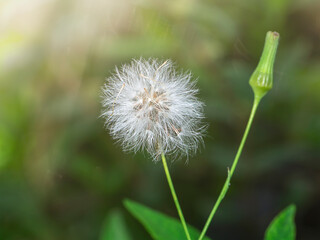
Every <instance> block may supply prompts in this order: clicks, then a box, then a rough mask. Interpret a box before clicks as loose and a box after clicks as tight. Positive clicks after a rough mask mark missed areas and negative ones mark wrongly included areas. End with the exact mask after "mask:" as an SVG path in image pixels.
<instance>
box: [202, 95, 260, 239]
mask: <svg viewBox="0 0 320 240" xmlns="http://www.w3.org/2000/svg"><path fill="white" fill-rule="evenodd" d="M260 100H261V98H259V97H255V98H254V102H253V106H252V109H251V113H250V117H249V121H248V123H247V127H246V130H245V132H244V134H243V137H242V140H241V143H240V146H239V148H238V152H237V154H236V156H235V158H234V160H233V164H232V166H231V169H230V170H229V169H228V177H227V180H226V181H225V183H224V185H223V188H222V190H221V192H220V195H219V197H218V200H217V201H216V203H215V205H214V206H213V208H212V210H211V213H210V215H209V217H208V220H207V222H206V224H205V225H204V228H203V230H202V232H201V234H200V237H199V240H202V239H203V237H204V236H205V234H206V232H207V230H208V227H209V225H210V223H211V221H212V218H213V216H214V214H215V213H216V211H217V209H218V207H219V205H220V203H221V201H222V199H223V198H224V196H225V195H226V193H227V191H228V188H229V186H230V180H231V177H232V175H233V173H234V170H235V169H236V167H237V164H238V161H239V158H240V155H241V152H242V149H243V146H244V144H245V142H246V140H247V136H248V133H249V131H250V128H251V124H252V121H253V118H254V115H255V113H256V110H257V108H258V105H259V102H260Z"/></svg>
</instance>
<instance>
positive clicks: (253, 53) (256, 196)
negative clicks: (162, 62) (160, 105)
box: [0, 0, 320, 240]
mask: <svg viewBox="0 0 320 240" xmlns="http://www.w3.org/2000/svg"><path fill="white" fill-rule="evenodd" d="M319 12H320V2H319V1H317V0H293V1H290V0H270V1H254V0H245V1H236V0H230V1H226V0H215V1H209V0H202V1H200V0H199V1H196V0H176V1H171V0H162V1H147V0H141V1H130V0H117V1H114V0H96V1H89V0H87V1H86V0H56V1H52V0H11V1H8V0H1V1H0V239H1V240H31V239H32V240H33V239H34V240H58V239H59V240H87V239H99V236H100V232H101V229H102V226H103V224H104V222H105V219H106V217H107V216H108V214H109V213H110V212H112V211H114V210H115V209H118V210H119V211H120V212H122V213H123V214H124V217H125V221H126V224H127V225H128V227H129V231H130V232H131V234H132V235H133V236H134V238H133V239H139V240H140V239H150V237H149V236H148V235H147V234H146V233H145V231H144V230H143V228H142V227H141V226H140V224H139V223H137V222H136V221H135V220H134V219H133V218H132V217H131V216H130V215H129V214H128V213H127V212H126V211H125V210H124V208H123V205H122V200H123V199H124V198H131V199H133V200H135V201H138V202H141V203H143V204H146V205H148V206H150V207H152V208H155V209H158V210H160V211H162V212H164V213H166V214H168V215H171V216H174V217H177V214H176V210H175V207H174V204H173V202H172V199H171V195H170V192H169V188H168V186H167V182H166V179H165V176H164V173H163V169H162V165H161V164H160V163H154V162H152V161H151V160H150V158H149V157H148V156H147V154H145V153H139V154H137V155H133V154H130V153H123V152H122V149H121V147H120V146H119V145H117V144H115V143H114V141H113V140H112V139H111V137H110V136H109V134H108V132H107V131H105V130H104V129H103V120H102V119H100V118H99V115H100V111H101V106H100V101H101V99H100V94H101V92H100V87H101V86H102V85H103V83H104V81H105V78H106V77H108V76H110V73H111V72H112V70H113V69H114V66H115V65H120V64H123V63H128V62H130V61H131V59H132V58H139V57H140V56H143V57H146V58H147V57H151V56H152V57H157V58H160V59H167V58H171V59H173V60H174V61H175V62H176V63H177V64H178V65H179V66H180V67H181V68H183V69H190V70H191V71H192V72H193V74H194V76H195V78H198V87H199V89H200V92H201V94H200V98H201V99H202V100H203V101H204V102H205V103H206V107H205V111H206V116H207V119H206V121H207V122H208V123H209V124H210V127H209V129H208V133H207V136H206V137H205V146H204V147H203V148H202V150H201V153H199V154H198V155H196V156H194V157H192V158H191V159H190V160H189V162H188V163H187V164H186V163H185V161H184V160H181V161H177V162H174V163H171V164H170V170H171V174H172V176H173V181H174V183H175V186H176V189H177V193H178V195H179V197H180V202H181V205H182V208H183V209H184V212H185V217H186V219H187V221H188V222H189V223H190V224H192V225H194V226H196V227H197V228H199V229H201V228H202V226H203V225H204V222H205V220H206V218H207V216H208V214H209V211H210V210H211V207H212V206H213V203H214V201H215V200H216V198H217V196H218V193H219V191H220V189H221V187H222V185H223V182H224V180H225V178H226V175H227V167H230V166H231V163H232V160H233V156H234V155H235V152H236V149H237V147H238V144H239V142H240V139H241V136H242V133H243V131H244V128H245V124H246V121H247V119H248V116H249V112H250V108H251V104H252V98H253V94H252V92H251V89H250V87H249V85H248V79H249V77H250V74H251V73H252V72H253V70H254V68H255V66H256V65H257V62H258V60H259V57H260V54H261V51H262V47H263V43H264V38H265V34H266V32H267V31H269V30H272V31H278V32H279V33H280V35H281V40H280V45H279V49H278V55H277V60H276V64H275V73H274V88H273V89H272V91H271V92H270V93H268V95H267V96H266V97H265V98H264V99H263V101H262V103H261V105H260V108H259V109H258V112H257V115H256V119H255V121H254V124H253V128H252V131H251V133H250V134H249V138H248V141H247V144H246V146H245V149H244V152H243V154H242V157H241V159H240V162H239V165H238V168H237V170H236V172H235V175H234V178H233V180H232V184H231V188H230V191H229V192H228V195H227V196H226V198H225V199H224V201H223V203H222V205H221V208H220V209H219V211H218V212H217V215H216V217H215V219H214V221H213V224H212V225H211V227H210V228H209V231H208V235H209V236H210V237H212V238H213V239H217V240H219V239H220V240H223V239H228V240H242V239H246V240H248V239H253V240H256V239H262V238H263V234H264V231H265V229H266V227H267V225H268V224H269V222H270V221H271V219H272V218H273V217H274V216H275V215H276V213H278V212H279V211H280V210H281V209H283V208H284V207H285V206H287V205H289V204H290V203H295V204H296V205H297V216H296V223H297V239H303V240H318V239H320V205H319V202H320V188H319V186H320V14H319Z"/></svg>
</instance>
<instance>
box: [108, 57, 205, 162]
mask: <svg viewBox="0 0 320 240" xmlns="http://www.w3.org/2000/svg"><path fill="white" fill-rule="evenodd" d="M191 77H192V76H191V74H190V73H189V72H177V71H176V70H175V68H174V65H173V63H172V62H171V61H170V60H167V61H163V62H161V61H159V60H157V59H148V60H144V59H139V60H133V61H132V62H131V64H128V65H123V66H122V67H121V69H120V70H119V69H118V68H116V69H115V73H114V74H113V75H112V76H111V77H109V78H108V79H107V82H106V84H105V85H104V87H103V89H102V92H103V96H102V97H103V101H102V105H103V111H102V116H103V117H104V118H105V125H106V127H107V128H108V129H109V131H110V134H111V135H112V136H113V137H114V138H115V139H116V140H117V141H118V142H120V143H121V145H122V146H123V148H124V150H133V151H134V152H137V151H138V150H142V149H146V150H147V151H148V152H149V153H150V154H151V155H152V157H153V159H154V160H157V159H159V155H161V153H164V154H166V155H174V157H178V156H182V155H187V156H188V155H189V154H190V153H194V152H196V150H197V148H198V145H199V143H201V142H202V134H203V132H204V130H205V128H206V127H205V125H204V124H203V123H202V119H203V118H204V115H203V103H202V102H200V101H199V99H198V98H197V97H196V94H197V93H198V90H197V89H196V88H195V82H194V81H191Z"/></svg>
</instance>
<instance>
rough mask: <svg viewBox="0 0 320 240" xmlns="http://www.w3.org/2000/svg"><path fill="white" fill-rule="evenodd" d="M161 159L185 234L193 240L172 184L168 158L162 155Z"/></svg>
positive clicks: (189, 239)
mask: <svg viewBox="0 0 320 240" xmlns="http://www.w3.org/2000/svg"><path fill="white" fill-rule="evenodd" d="M161 158H162V163H163V168H164V171H165V173H166V177H167V180H168V184H169V187H170V190H171V194H172V198H173V201H174V203H175V205H176V208H177V211H178V214H179V217H180V221H181V224H182V227H183V229H184V232H185V234H186V236H187V239H188V240H191V237H190V234H189V231H188V227H187V224H186V221H185V219H184V216H183V213H182V210H181V207H180V204H179V201H178V197H177V194H176V191H175V190H174V186H173V183H172V180H171V176H170V172H169V169H168V165H167V161H166V158H165V156H164V154H163V153H162V154H161Z"/></svg>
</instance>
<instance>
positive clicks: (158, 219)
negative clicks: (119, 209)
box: [124, 200, 210, 240]
mask: <svg viewBox="0 0 320 240" xmlns="http://www.w3.org/2000/svg"><path fill="white" fill-rule="evenodd" d="M124 205H125V207H126V208H127V209H128V211H129V212H130V213H131V214H132V215H133V216H134V217H135V218H137V219H138V220H139V221H140V222H141V223H142V225H143V226H144V227H145V228H146V230H147V231H148V232H149V233H150V235H151V236H152V238H153V239H155V240H177V239H179V240H184V239H187V237H186V235H185V232H184V230H183V227H182V225H181V222H180V221H178V220H176V219H175V218H172V217H169V216H166V215H164V214H163V213H160V212H158V211H155V210H152V209H151V208H148V207H145V206H143V205H141V204H139V203H136V202H133V201H131V200H125V201H124ZM188 229H189V233H190V235H191V239H198V238H199V236H200V232H199V231H198V230H197V229H196V228H194V227H192V226H190V225H188ZM203 239H204V240H210V239H209V238H207V237H206V238H203Z"/></svg>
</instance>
